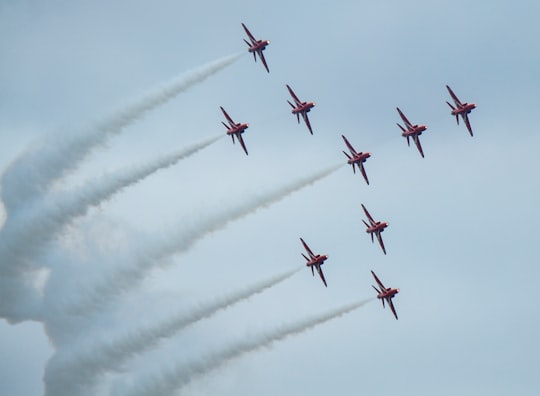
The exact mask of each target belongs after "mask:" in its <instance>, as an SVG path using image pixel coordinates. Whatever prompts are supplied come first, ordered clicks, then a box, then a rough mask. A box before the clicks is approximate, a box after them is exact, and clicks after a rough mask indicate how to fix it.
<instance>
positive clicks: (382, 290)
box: [371, 271, 399, 319]
mask: <svg viewBox="0 0 540 396" xmlns="http://www.w3.org/2000/svg"><path fill="white" fill-rule="evenodd" d="M371 273H372V274H373V277H374V278H375V281H376V282H377V285H378V286H379V287H378V288H377V287H375V286H373V285H371V287H373V288H374V289H375V290H376V291H377V298H378V299H379V300H381V302H382V306H383V308H384V302H385V301H386V302H387V303H388V306H389V307H390V309H391V310H392V313H393V314H394V316H395V318H396V319H397V318H398V317H397V313H396V308H395V307H394V303H393V302H392V299H393V298H394V297H395V296H396V294H398V293H399V289H395V288H391V287H384V285H383V284H382V282H381V281H380V280H379V278H377V275H375V272H373V271H371Z"/></svg>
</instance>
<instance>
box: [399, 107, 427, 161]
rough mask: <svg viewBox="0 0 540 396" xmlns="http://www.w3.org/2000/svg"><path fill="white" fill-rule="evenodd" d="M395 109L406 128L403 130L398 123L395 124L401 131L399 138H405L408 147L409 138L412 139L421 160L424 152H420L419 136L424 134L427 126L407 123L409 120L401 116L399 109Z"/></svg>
mask: <svg viewBox="0 0 540 396" xmlns="http://www.w3.org/2000/svg"><path fill="white" fill-rule="evenodd" d="M396 109H397V111H398V113H399V115H400V117H401V119H402V120H403V123H404V124H405V127H406V128H407V129H405V128H404V127H402V126H401V125H400V124H399V123H398V124H397V126H398V127H399V128H400V129H401V130H402V131H403V133H402V134H401V136H403V137H405V138H407V145H409V146H410V141H409V138H412V140H413V141H414V143H415V144H416V147H417V148H418V151H419V152H420V155H421V156H422V158H424V151H423V150H422V145H421V144H420V138H419V136H420V135H421V134H422V132H424V131H425V130H426V129H427V126H425V125H418V124H414V125H413V124H411V123H410V122H409V120H408V119H407V117H405V114H403V113H402V112H401V110H400V109H399V107H396Z"/></svg>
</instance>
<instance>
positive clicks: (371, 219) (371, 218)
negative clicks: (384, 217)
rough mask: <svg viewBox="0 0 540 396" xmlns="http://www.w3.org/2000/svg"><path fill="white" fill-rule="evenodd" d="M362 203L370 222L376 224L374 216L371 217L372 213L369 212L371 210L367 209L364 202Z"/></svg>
mask: <svg viewBox="0 0 540 396" xmlns="http://www.w3.org/2000/svg"><path fill="white" fill-rule="evenodd" d="M361 205H362V209H364V213H365V214H366V216H367V218H368V219H369V222H370V223H371V224H372V225H373V224H375V220H373V217H371V215H370V214H369V212H368V211H367V209H366V207H365V206H364V204H361Z"/></svg>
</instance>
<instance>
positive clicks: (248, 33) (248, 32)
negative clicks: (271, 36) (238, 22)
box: [242, 23, 257, 44]
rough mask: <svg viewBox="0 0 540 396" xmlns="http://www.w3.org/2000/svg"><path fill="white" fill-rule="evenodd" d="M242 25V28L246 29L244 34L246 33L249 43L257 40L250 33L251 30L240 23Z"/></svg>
mask: <svg viewBox="0 0 540 396" xmlns="http://www.w3.org/2000/svg"><path fill="white" fill-rule="evenodd" d="M242 27H243V28H244V30H245V31H246V34H247V35H248V37H249V39H250V40H251V44H255V43H256V42H257V39H256V38H255V37H253V35H252V34H251V32H250V31H249V30H248V28H247V27H246V25H244V24H243V23H242Z"/></svg>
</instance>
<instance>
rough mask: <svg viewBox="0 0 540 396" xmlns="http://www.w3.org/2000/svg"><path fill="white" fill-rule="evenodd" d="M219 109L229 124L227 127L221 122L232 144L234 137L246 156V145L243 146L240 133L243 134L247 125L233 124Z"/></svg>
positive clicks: (223, 110) (222, 109)
mask: <svg viewBox="0 0 540 396" xmlns="http://www.w3.org/2000/svg"><path fill="white" fill-rule="evenodd" d="M219 108H220V109H221V111H222V112H223V115H224V116H225V118H226V119H227V121H228V122H229V125H227V124H225V123H224V122H223V121H222V122H221V123H222V124H223V125H225V128H227V135H230V136H231V138H232V141H233V143H234V137H235V136H236V137H237V139H238V141H239V142H240V145H241V146H242V148H243V149H244V152H245V153H246V155H248V151H247V148H246V145H245V144H244V139H242V133H244V131H245V130H246V129H248V124H242V123H239V122H234V121H233V120H232V118H231V117H230V116H229V115H228V114H227V112H226V111H225V109H224V108H223V107H221V106H220V107H219Z"/></svg>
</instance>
